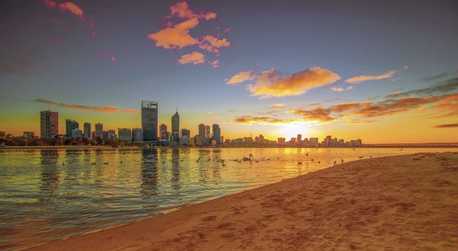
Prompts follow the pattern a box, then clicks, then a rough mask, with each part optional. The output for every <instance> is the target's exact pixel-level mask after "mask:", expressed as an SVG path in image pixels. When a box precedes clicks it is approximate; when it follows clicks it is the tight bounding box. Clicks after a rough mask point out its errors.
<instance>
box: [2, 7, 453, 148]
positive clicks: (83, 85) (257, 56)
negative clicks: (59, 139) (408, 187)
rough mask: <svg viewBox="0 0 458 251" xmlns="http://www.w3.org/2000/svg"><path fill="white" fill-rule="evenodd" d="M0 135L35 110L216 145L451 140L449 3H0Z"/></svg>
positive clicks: (31, 119)
mask: <svg viewBox="0 0 458 251" xmlns="http://www.w3.org/2000/svg"><path fill="white" fill-rule="evenodd" d="M0 9H1V12H2V15H1V16H0V44H1V46H0V131H6V132H8V133H12V134H16V135H20V134H22V132H23V131H34V132H35V133H36V134H38V132H39V113H40V111H41V110H47V109H50V110H53V111H58V112H59V122H60V132H61V133H63V132H64V125H65V123H64V121H65V119H75V120H77V121H79V122H80V124H82V123H83V122H91V123H96V122H102V123H103V124H104V127H105V128H106V129H117V128H124V127H127V128H137V127H141V122H140V112H139V107H140V101H141V100H142V99H145V100H155V101H157V102H159V116H160V123H166V124H167V125H168V127H169V128H170V118H171V116H172V114H173V113H174V112H175V111H176V110H178V112H179V113H180V118H181V122H182V126H181V127H182V128H183V127H184V128H189V129H191V133H192V134H193V135H194V134H196V133H197V126H198V124H199V123H205V124H213V123H218V124H220V126H221V129H222V134H223V136H224V137H225V138H236V137H242V136H256V135H258V134H263V135H264V136H265V137H267V138H270V139H276V138H277V137H286V138H290V137H293V136H296V134H302V136H303V137H320V138H323V137H325V136H326V135H334V136H336V137H339V138H344V139H354V138H361V139H362V140H363V142H366V143H399V142H405V143H419V142H457V141H458V29H457V27H458V2H457V1H455V0H441V1H427V0H425V1H409V0H405V1H365V0H364V1H363V0H362V1H356V0H348V1H341V0H321V1H318V0H317V1H309V0H298V1H256V0H253V1H243V2H242V1H197V0H192V1H191V0H190V1H147V0H145V1H142V0H138V1H121V0H119V1H118V0H98V1H94V0H80V1H76V0H73V1H59V0H28V1H25V0H19V1H18V0H3V1H1V3H0Z"/></svg>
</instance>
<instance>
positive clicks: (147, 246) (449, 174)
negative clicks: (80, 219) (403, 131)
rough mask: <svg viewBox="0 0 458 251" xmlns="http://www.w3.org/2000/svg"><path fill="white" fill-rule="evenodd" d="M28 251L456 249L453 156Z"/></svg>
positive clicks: (310, 180)
mask: <svg viewBox="0 0 458 251" xmlns="http://www.w3.org/2000/svg"><path fill="white" fill-rule="evenodd" d="M32 250H59V251H61V250H97V251H102V250H110V251H113V250H129V251H130V250H148V251H150V250H180V251H183V250H288V251H291V250H458V153H444V154H416V155H408V156H398V157H384V158H376V159H366V160H360V161H355V162H350V163H346V164H343V165H338V166H335V167H332V168H328V169H325V170H321V171H317V172H314V173H310V174H307V175H304V176H301V177H298V178H293V179H289V180H285V181H282V182H279V183H276V184H272V185H268V186H264V187H261V188H258V189H253V190H250V191H246V192H242V193H239V194H234V195H230V196H226V197H223V198H220V199H215V200H212V201H208V202H204V203H201V204H196V205H190V206H185V207H183V208H182V209H180V210H177V211H175V212H172V213H169V214H166V215H160V216H155V217H152V218H150V219H146V220H142V221H139V222H135V223H131V224H128V225H125V226H121V227H116V228H112V229H108V230H104V231H100V232H96V233H92V234H88V235H84V236H79V237H74V238H70V239H67V240H62V241H53V242H50V243H48V244H46V245H44V246H40V247H36V248H34V249H32Z"/></svg>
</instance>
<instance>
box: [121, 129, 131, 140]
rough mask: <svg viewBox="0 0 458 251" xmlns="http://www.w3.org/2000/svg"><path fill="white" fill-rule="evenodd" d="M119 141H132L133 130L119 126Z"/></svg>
mask: <svg viewBox="0 0 458 251" xmlns="http://www.w3.org/2000/svg"><path fill="white" fill-rule="evenodd" d="M118 138H119V141H123V142H131V141H132V130H131V129H130V128H118Z"/></svg>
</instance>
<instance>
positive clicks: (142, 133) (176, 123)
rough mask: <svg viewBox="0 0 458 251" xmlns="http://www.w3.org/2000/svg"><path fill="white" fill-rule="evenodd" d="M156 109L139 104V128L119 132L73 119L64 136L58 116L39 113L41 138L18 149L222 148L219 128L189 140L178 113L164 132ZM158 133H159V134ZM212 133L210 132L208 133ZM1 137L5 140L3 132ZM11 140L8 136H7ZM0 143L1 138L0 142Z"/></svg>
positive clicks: (26, 139)
mask: <svg viewBox="0 0 458 251" xmlns="http://www.w3.org/2000/svg"><path fill="white" fill-rule="evenodd" d="M158 114H159V105H158V103H157V102H154V101H145V100H142V102H141V125H142V128H118V130H117V131H115V130H112V129H110V130H104V127H103V124H102V123H96V124H95V125H94V127H93V126H92V124H91V123H89V122H84V123H83V124H82V126H80V123H79V122H78V121H76V120H73V119H66V120H65V133H64V134H59V114H58V113H57V112H53V111H42V112H40V137H36V136H35V135H34V133H33V132H24V134H23V136H22V137H16V138H15V140H16V141H18V138H20V140H21V142H20V144H21V145H42V144H52V145H61V144H65V145H68V144H110V145H114V144H122V145H127V144H144V143H146V144H152V145H163V146H169V145H170V146H180V145H182V146H191V145H196V146H208V145H220V144H222V141H223V140H222V139H223V138H222V136H221V128H220V126H219V125H218V124H213V125H212V127H211V128H210V126H207V125H204V124H200V125H199V128H198V131H199V133H198V134H197V135H196V136H194V137H191V130H189V129H186V128H181V130H180V115H179V114H178V111H177V112H175V114H173V116H172V117H171V132H169V131H168V130H167V125H166V124H161V125H160V126H159V125H158V121H159V116H158ZM158 129H159V130H158ZM210 129H211V130H210ZM0 133H2V134H0V137H2V138H6V137H7V135H5V133H4V132H0ZM8 137H9V139H11V138H12V136H11V135H9V136H8ZM0 139H1V138H0Z"/></svg>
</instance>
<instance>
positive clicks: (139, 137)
mask: <svg viewBox="0 0 458 251" xmlns="http://www.w3.org/2000/svg"><path fill="white" fill-rule="evenodd" d="M132 140H133V141H134V142H142V141H143V130H142V129H141V128H133V129H132Z"/></svg>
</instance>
